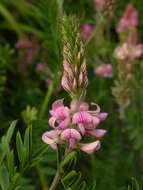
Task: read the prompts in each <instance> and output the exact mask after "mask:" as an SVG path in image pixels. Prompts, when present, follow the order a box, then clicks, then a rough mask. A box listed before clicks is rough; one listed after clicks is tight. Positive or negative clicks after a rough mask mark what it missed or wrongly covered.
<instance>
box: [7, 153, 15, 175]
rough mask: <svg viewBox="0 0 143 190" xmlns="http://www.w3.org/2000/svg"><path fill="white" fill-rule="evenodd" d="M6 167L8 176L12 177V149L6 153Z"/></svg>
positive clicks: (13, 168)
mask: <svg viewBox="0 0 143 190" xmlns="http://www.w3.org/2000/svg"><path fill="white" fill-rule="evenodd" d="M7 167H8V171H9V175H10V178H12V176H13V175H14V172H15V166H14V153H13V150H12V151H10V152H9V154H8V155H7Z"/></svg>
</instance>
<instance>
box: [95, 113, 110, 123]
mask: <svg viewBox="0 0 143 190" xmlns="http://www.w3.org/2000/svg"><path fill="white" fill-rule="evenodd" d="M97 117H98V118H99V119H100V121H104V120H105V119H106V118H107V117H108V113H105V112H102V113H99V114H98V115H97Z"/></svg>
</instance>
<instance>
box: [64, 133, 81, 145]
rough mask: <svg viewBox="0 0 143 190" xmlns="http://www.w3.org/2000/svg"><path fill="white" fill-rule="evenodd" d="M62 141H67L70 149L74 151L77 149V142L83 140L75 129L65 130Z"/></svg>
mask: <svg viewBox="0 0 143 190" xmlns="http://www.w3.org/2000/svg"><path fill="white" fill-rule="evenodd" d="M61 140H66V141H67V142H68V143H69V148H70V149H73V148H75V147H76V143H77V141H80V140H81V135H80V133H79V132H78V131H77V130H75V129H65V130H64V131H63V132H62V133H61Z"/></svg>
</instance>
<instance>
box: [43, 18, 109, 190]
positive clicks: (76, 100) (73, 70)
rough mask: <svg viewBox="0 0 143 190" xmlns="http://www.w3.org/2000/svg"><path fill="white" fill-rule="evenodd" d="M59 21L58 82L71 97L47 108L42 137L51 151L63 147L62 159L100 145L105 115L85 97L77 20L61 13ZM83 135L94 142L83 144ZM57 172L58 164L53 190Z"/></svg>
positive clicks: (89, 152) (83, 61) (54, 184)
mask: <svg viewBox="0 0 143 190" xmlns="http://www.w3.org/2000/svg"><path fill="white" fill-rule="evenodd" d="M62 24H63V25H62V35H63V58H64V60H63V70H64V71H63V76H62V81H61V85H62V87H63V88H64V89H65V90H66V91H67V92H68V93H69V95H70V96H71V99H72V100H71V103H70V106H69V107H68V106H65V105H64V98H63V99H59V100H56V101H55V102H54V103H53V104H52V109H51V110H50V111H49V112H50V119H49V125H50V127H51V129H52V130H50V131H47V132H45V133H44V134H43V135H42V140H43V141H44V143H46V144H49V145H50V147H51V148H52V149H53V150H57V149H58V145H59V146H60V147H62V148H63V149H64V158H63V159H65V160H66V159H67V157H69V155H71V154H72V151H73V150H78V149H79V150H81V151H84V152H86V153H88V154H91V153H94V152H95V151H97V150H99V149H100V148H101V143H100V141H99V140H97V139H98V138H101V137H103V136H104V135H105V134H106V130H104V129H98V128H97V127H98V125H99V124H100V123H101V122H102V121H104V120H105V119H106V117H107V115H108V114H107V113H104V112H101V111H100V107H99V105H97V104H96V103H94V102H92V103H91V106H93V110H90V107H89V104H88V103H87V102H86V101H85V100H84V98H85V95H86V87H87V85H88V77H87V71H86V60H85V58H84V49H83V44H82V41H81V39H80V35H79V28H78V26H79V25H78V22H77V21H76V19H75V18H74V17H67V16H64V18H63V23H62ZM73 31H74V34H73ZM71 40H72V41H71ZM85 136H89V137H90V136H91V137H94V141H92V142H88V143H84V141H83V138H84V137H85ZM60 172H61V163H60V164H59V166H58V168H57V173H56V176H55V178H54V180H53V182H52V184H51V187H50V190H54V189H56V187H57V184H58V183H59V180H60Z"/></svg>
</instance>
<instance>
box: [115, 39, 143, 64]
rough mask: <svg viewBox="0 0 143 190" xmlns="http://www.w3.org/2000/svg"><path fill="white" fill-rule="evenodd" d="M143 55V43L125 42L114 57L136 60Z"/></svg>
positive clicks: (117, 49) (116, 50)
mask: <svg viewBox="0 0 143 190" xmlns="http://www.w3.org/2000/svg"><path fill="white" fill-rule="evenodd" d="M142 56H143V44H131V43H127V42H125V43H123V44H122V45H120V46H118V47H117V48H116V49H115V51H114V57H115V58H117V59H119V60H135V59H139V58H141V57H142Z"/></svg>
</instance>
